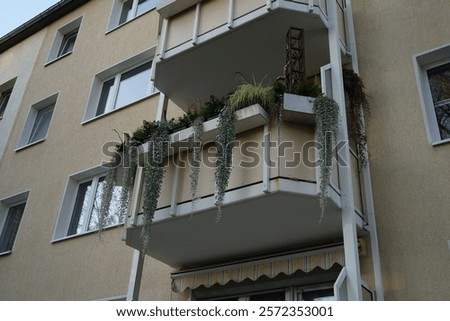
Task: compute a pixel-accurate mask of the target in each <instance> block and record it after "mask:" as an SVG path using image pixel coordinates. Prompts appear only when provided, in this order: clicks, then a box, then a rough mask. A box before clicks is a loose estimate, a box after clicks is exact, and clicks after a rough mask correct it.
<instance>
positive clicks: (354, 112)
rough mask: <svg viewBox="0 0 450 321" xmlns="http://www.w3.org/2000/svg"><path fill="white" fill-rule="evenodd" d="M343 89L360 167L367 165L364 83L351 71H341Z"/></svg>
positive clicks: (367, 104)
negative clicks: (345, 93)
mask: <svg viewBox="0 0 450 321" xmlns="http://www.w3.org/2000/svg"><path fill="white" fill-rule="evenodd" d="M343 79H344V89H345V91H346V92H347V94H348V98H349V108H348V113H349V117H350V123H351V124H350V135H351V137H352V138H353V139H354V140H355V142H356V149H357V154H358V157H359V160H360V163H361V166H366V164H367V157H368V151H367V134H366V127H365V117H367V116H369V113H370V111H369V102H368V101H367V97H366V94H365V92H364V83H363V81H362V80H361V78H360V77H359V76H358V74H356V73H355V72H354V71H353V70H348V69H344V70H343Z"/></svg>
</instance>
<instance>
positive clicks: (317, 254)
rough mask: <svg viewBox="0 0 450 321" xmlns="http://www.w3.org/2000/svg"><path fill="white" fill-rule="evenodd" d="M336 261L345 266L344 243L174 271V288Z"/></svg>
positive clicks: (329, 264) (179, 289) (327, 265)
mask: <svg viewBox="0 0 450 321" xmlns="http://www.w3.org/2000/svg"><path fill="white" fill-rule="evenodd" d="M334 264H339V265H341V266H344V250H343V248H342V247H333V248H327V249H322V250H317V251H309V252H303V253H296V254H289V255H283V256H277V257H271V258H265V259H261V260H255V261H251V262H245V263H236V264H231V265H226V266H221V267H215V268H209V269H203V270H196V271H187V272H183V271H181V272H176V273H172V290H173V291H174V292H177V293H181V292H183V291H184V290H186V289H187V288H190V289H196V288H198V287H199V286H202V285H203V286H205V287H207V288H209V287H211V286H213V285H215V284H220V285H225V284H227V283H228V282H230V281H234V282H237V283H239V282H242V281H244V280H246V279H250V280H252V281H255V280H257V279H258V278H260V277H261V276H266V277H269V278H275V277H276V276H278V275H280V274H281V273H283V274H285V275H292V274H294V273H295V272H297V271H299V270H300V271H303V272H305V273H307V272H310V271H312V270H314V269H315V268H321V269H323V270H328V269H330V268H331V267H332V266H333V265H334Z"/></svg>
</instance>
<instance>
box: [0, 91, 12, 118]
mask: <svg viewBox="0 0 450 321" xmlns="http://www.w3.org/2000/svg"><path fill="white" fill-rule="evenodd" d="M11 93H12V89H10V90H7V91H4V92H3V93H2V94H1V95H0V118H2V117H3V114H4V113H5V109H6V105H8V101H9V97H11Z"/></svg>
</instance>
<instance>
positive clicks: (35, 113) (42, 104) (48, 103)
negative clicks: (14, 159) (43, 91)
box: [16, 93, 59, 151]
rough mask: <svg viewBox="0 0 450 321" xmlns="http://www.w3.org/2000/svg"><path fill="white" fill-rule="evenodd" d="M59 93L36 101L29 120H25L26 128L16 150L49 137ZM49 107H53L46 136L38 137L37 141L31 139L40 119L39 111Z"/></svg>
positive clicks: (29, 114)
mask: <svg viewBox="0 0 450 321" xmlns="http://www.w3.org/2000/svg"><path fill="white" fill-rule="evenodd" d="M58 95H59V93H56V94H53V95H51V96H49V97H47V98H45V99H43V100H41V101H38V102H36V103H34V104H33V105H32V106H31V108H30V111H29V113H28V117H27V120H26V121H25V125H24V128H23V130H22V135H21V136H20V140H19V144H18V146H17V149H16V151H18V150H21V149H23V148H26V147H28V146H32V145H35V144H38V143H40V142H43V141H45V140H46V139H47V136H48V133H49V131H50V127H51V126H52V122H53V118H54V112H55V108H56V105H57V101H58ZM47 108H51V109H52V110H51V113H52V115H51V119H50V122H49V124H48V127H47V132H46V134H45V136H44V137H43V138H41V139H38V140H36V141H30V139H31V138H32V135H33V130H34V128H35V123H36V121H37V120H38V117H39V112H40V111H43V110H46V109H47Z"/></svg>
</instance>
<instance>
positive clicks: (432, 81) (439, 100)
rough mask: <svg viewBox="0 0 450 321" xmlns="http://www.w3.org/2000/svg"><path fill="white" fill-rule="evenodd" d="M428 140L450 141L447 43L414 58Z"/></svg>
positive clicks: (449, 72)
mask: <svg viewBox="0 0 450 321" xmlns="http://www.w3.org/2000/svg"><path fill="white" fill-rule="evenodd" d="M413 60H414V67H415V71H416V76H417V84H418V88H419V96H420V98H421V104H422V111H423V114H424V118H425V124H426V130H427V135H428V139H429V141H430V142H431V143H432V144H439V143H442V142H450V45H447V46H443V47H440V48H437V49H433V50H431V51H428V52H425V53H422V54H419V55H416V56H414V57H413Z"/></svg>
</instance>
